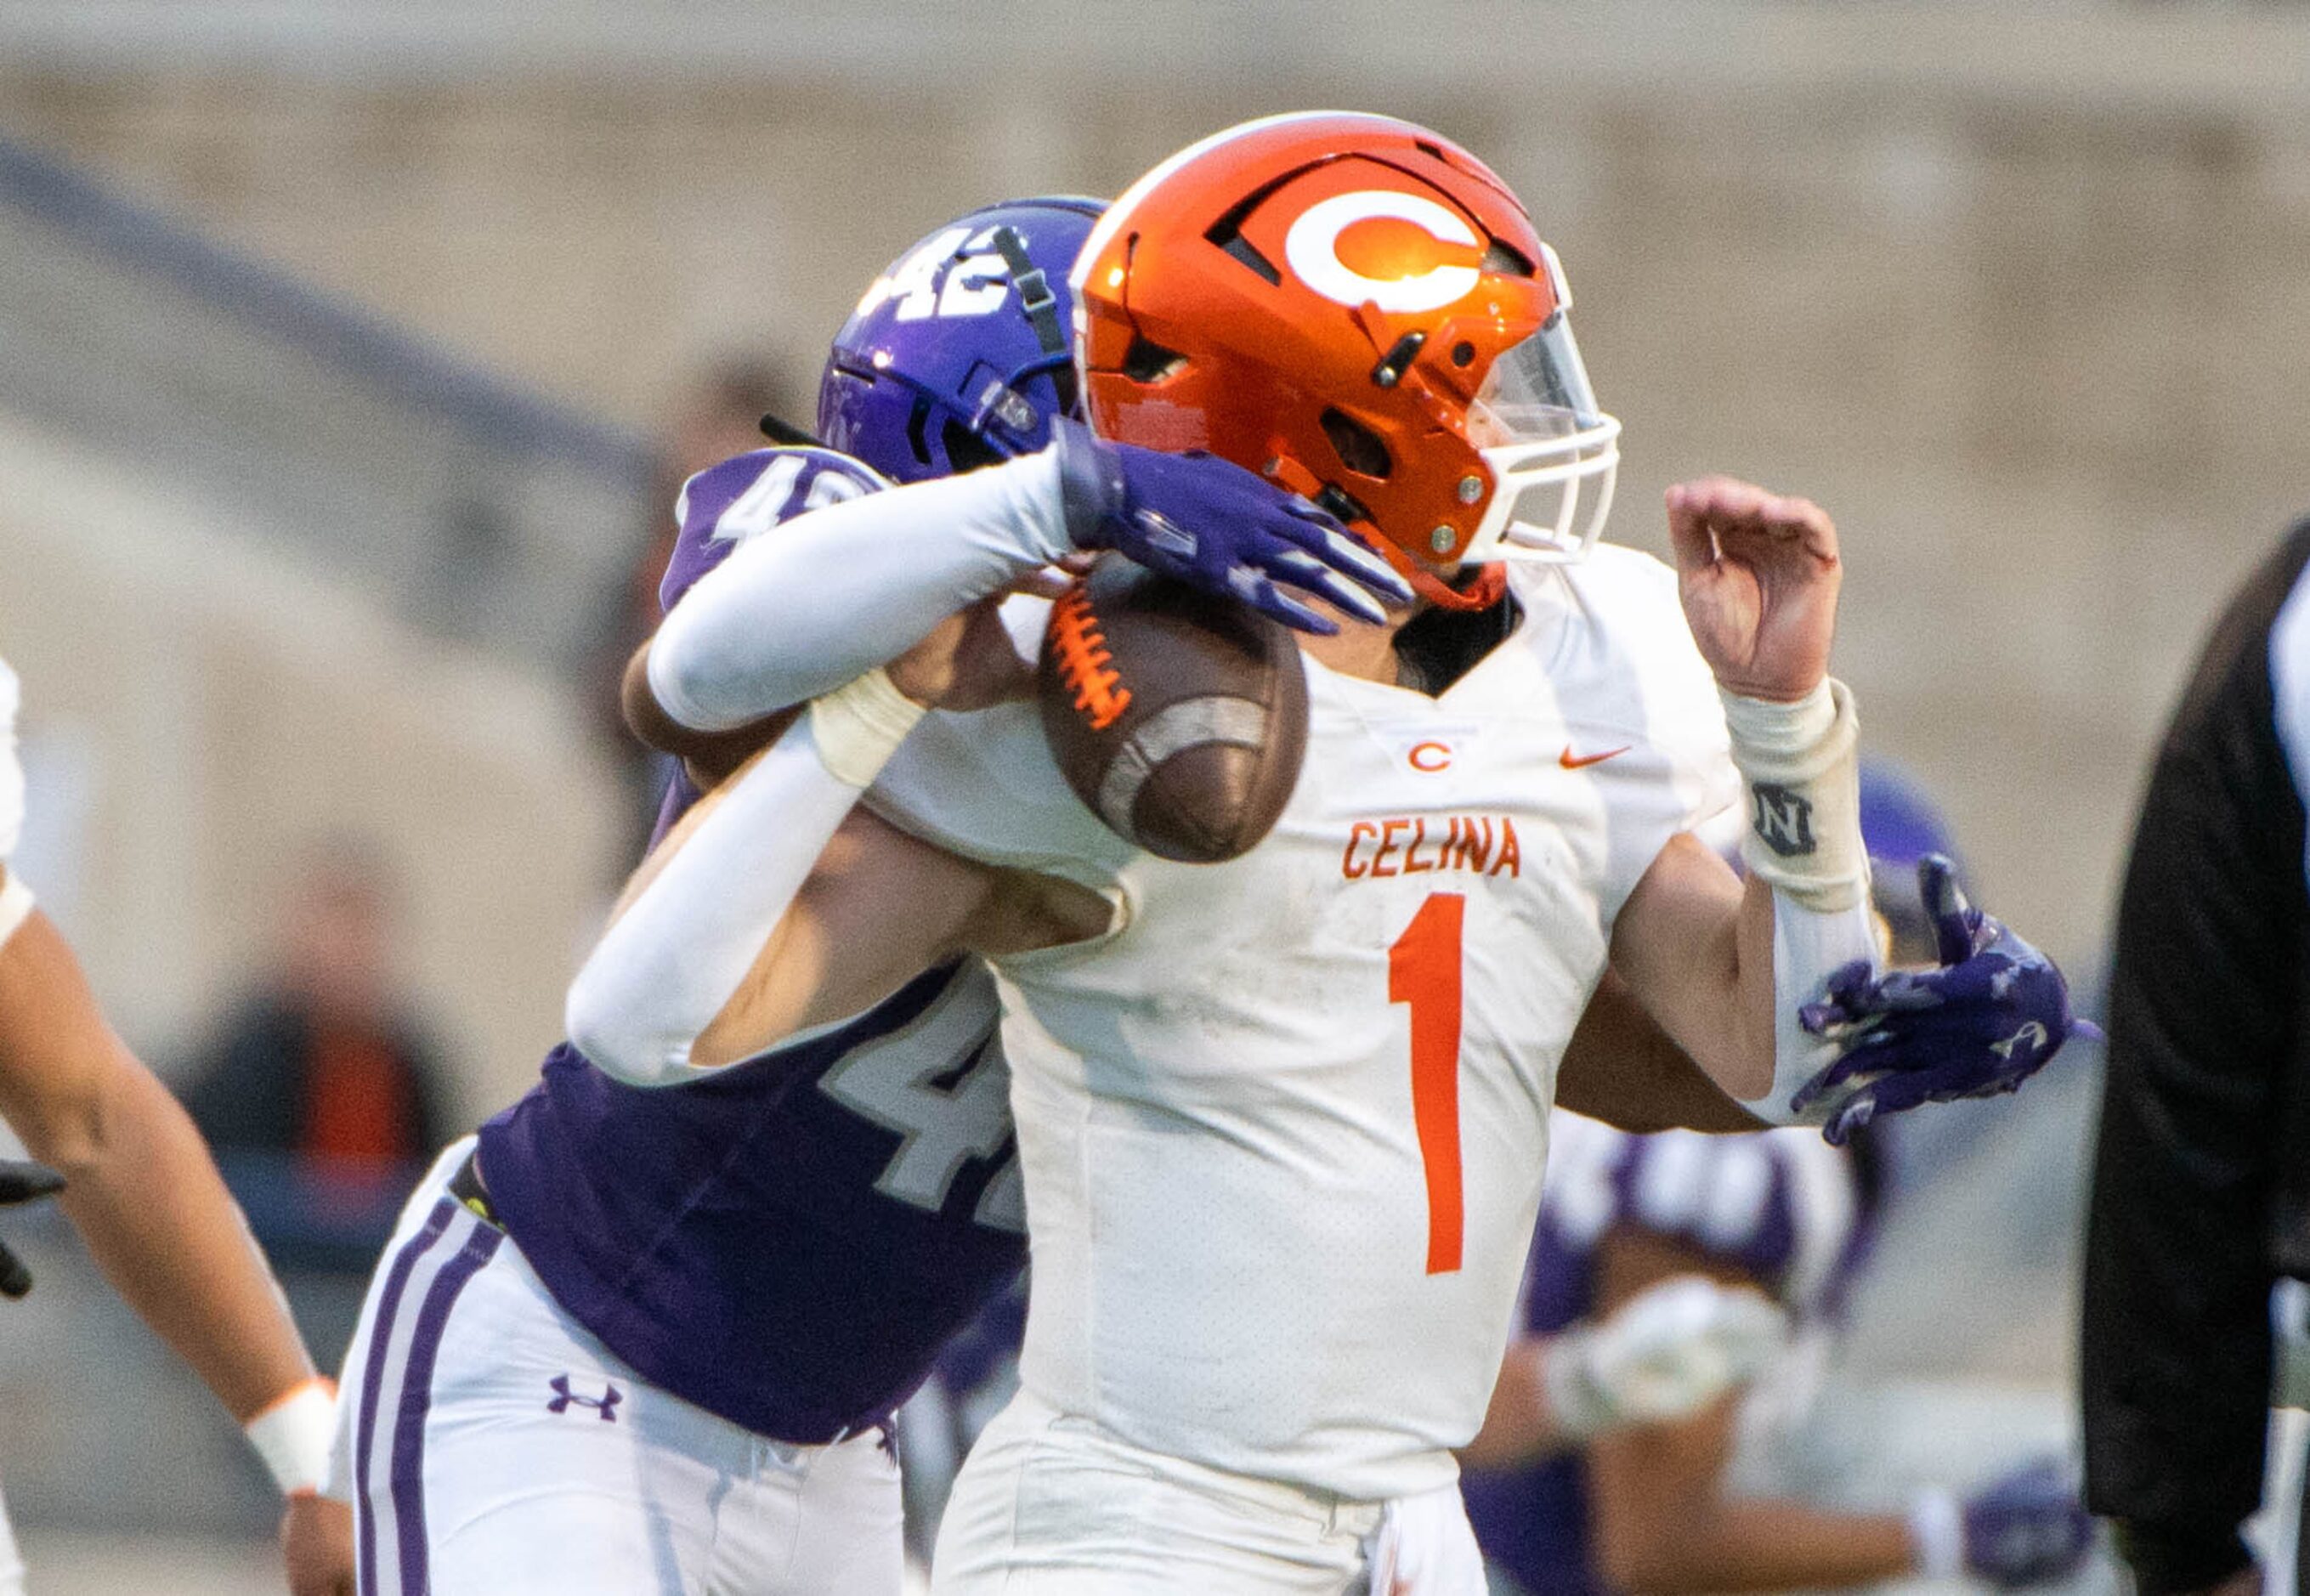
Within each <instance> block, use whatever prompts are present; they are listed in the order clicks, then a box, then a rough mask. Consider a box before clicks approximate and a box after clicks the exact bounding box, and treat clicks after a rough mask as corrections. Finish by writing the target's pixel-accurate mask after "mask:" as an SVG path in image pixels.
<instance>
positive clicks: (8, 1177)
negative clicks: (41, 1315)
mask: <svg viewBox="0 0 2310 1596" xmlns="http://www.w3.org/2000/svg"><path fill="white" fill-rule="evenodd" d="M64 1189H65V1177H64V1176H63V1175H58V1174H57V1173H56V1171H55V1170H53V1169H51V1168H49V1167H48V1166H47V1165H46V1164H31V1163H26V1162H23V1161H22V1160H19V1159H16V1158H0V1208H13V1207H14V1206H15V1205H16V1204H17V1203H19V1202H37V1201H39V1200H40V1199H41V1198H43V1197H52V1196H54V1195H55V1194H56V1193H58V1192H61V1191H63V1190H64ZM31 1288H32V1271H30V1270H28V1269H26V1268H25V1267H24V1262H23V1260H22V1259H21V1258H19V1257H17V1256H16V1254H15V1253H12V1252H10V1251H9V1250H8V1249H7V1247H6V1246H5V1245H0V1297H22V1296H23V1295H24V1293H25V1292H27V1291H30V1289H31Z"/></svg>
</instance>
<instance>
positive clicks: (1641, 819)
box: [1509, 543, 1741, 928]
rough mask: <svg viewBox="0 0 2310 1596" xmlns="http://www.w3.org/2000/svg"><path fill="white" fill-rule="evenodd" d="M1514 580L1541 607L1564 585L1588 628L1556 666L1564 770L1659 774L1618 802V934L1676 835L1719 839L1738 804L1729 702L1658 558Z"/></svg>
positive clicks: (1612, 832)
mask: <svg viewBox="0 0 2310 1596" xmlns="http://www.w3.org/2000/svg"><path fill="white" fill-rule="evenodd" d="M1550 572H1553V573H1555V575H1554V577H1551V576H1550ZM1509 579H1510V584H1511V591H1513V592H1515V593H1516V594H1518V596H1519V597H1520V598H1522V599H1524V600H1525V602H1527V603H1535V604H1545V603H1548V602H1549V597H1548V595H1547V594H1546V592H1545V591H1544V585H1547V584H1550V582H1551V581H1552V580H1555V581H1561V582H1562V583H1563V585H1566V586H1567V587H1568V588H1569V590H1570V593H1571V595H1572V598H1573V601H1574V603H1576V604H1577V605H1578V607H1579V609H1580V610H1581V611H1582V612H1583V614H1584V619H1585V620H1586V621H1587V622H1588V624H1586V625H1583V626H1576V627H1570V628H1567V629H1565V630H1564V631H1563V632H1562V633H1561V634H1560V640H1559V643H1558V645H1557V649H1556V657H1555V658H1553V659H1551V661H1550V677H1551V679H1552V680H1553V681H1554V682H1555V683H1556V684H1557V690H1558V695H1559V697H1558V709H1559V713H1560V715H1561V716H1562V717H1563V721H1564V724H1565V727H1566V729H1567V731H1568V732H1569V733H1571V736H1570V738H1569V739H1568V741H1567V742H1566V743H1565V745H1564V749H1563V751H1562V752H1561V754H1560V755H1559V759H1558V762H1559V765H1560V766H1561V768H1565V769H1568V770H1573V769H1580V768H1585V767H1586V766H1587V765H1588V764H1589V763H1590V762H1591V761H1595V762H1598V763H1600V764H1601V762H1602V761H1603V760H1605V759H1612V760H1614V761H1616V762H1617V763H1619V764H1620V765H1621V766H1623V767H1626V766H1628V765H1630V764H1636V765H1649V766H1651V767H1652V770H1651V775H1652V777H1653V779H1651V780H1649V781H1645V782H1629V783H1625V784H1623V785H1621V786H1620V788H1619V789H1618V790H1616V791H1615V794H1614V796H1613V802H1612V807H1611V817H1610V821H1609V824H1608V826H1607V828H1606V846H1607V848H1608V859H1607V862H1606V868H1605V870H1604V872H1603V882H1602V884H1603V887H1604V902H1603V905H1602V907H1603V909H1604V917H1605V924H1606V926H1607V927H1608V928H1609V927H1610V925H1611V923H1612V921H1613V920H1614V919H1615V918H1617V917H1618V915H1619V913H1620V906H1621V905H1622V904H1623V903H1625V902H1627V901H1628V894H1629V893H1630V892H1632V891H1634V890H1635V889H1636V885H1637V881H1639V880H1642V879H1643V877H1644V873H1645V872H1646V870H1648V869H1650V868H1651V866H1652V862H1653V860H1654V858H1655V857H1657V856H1658V854H1659V853H1660V851H1661V849H1663V847H1665V846H1668V844H1669V842H1670V840H1671V839H1672V838H1673V837H1678V836H1680V835H1682V834H1683V833H1686V832H1695V833H1698V834H1700V835H1701V837H1702V839H1703V840H1704V841H1707V840H1710V839H1711V838H1712V837H1715V835H1717V833H1718V828H1719V826H1720V825H1721V823H1722V822H1721V817H1722V816H1724V814H1725V812H1726V811H1729V810H1732V809H1733V808H1734V807H1735V805H1736V804H1737V802H1738V801H1739V798H1740V794H1741V777H1740V773H1739V772H1738V771H1737V770H1735V769H1734V768H1733V748H1732V741H1731V739H1730V737H1729V736H1728V735H1727V734H1726V732H1725V729H1724V703H1723V700H1722V699H1720V698H1718V697H1717V692H1716V679H1715V676H1714V675H1712V674H1711V673H1710V672H1709V669H1708V665H1707V664H1706V662H1705V661H1704V660H1703V659H1702V658H1701V657H1700V649H1699V647H1698V645H1696V644H1695V643H1694V642H1693V640H1692V632H1691V630H1690V629H1689V628H1688V627H1687V626H1686V624H1685V621H1684V611H1683V607H1682V605H1681V604H1680V603H1679V602H1678V599H1677V594H1676V573H1675V572H1674V571H1673V570H1672V569H1670V568H1668V567H1667V566H1665V565H1663V564H1662V563H1661V562H1660V561H1659V560H1657V559H1654V558H1653V557H1652V556H1651V555H1649V554H1646V553H1643V552H1640V551H1637V550H1634V549H1624V548H1620V547H1619V546H1617V545H1615V544H1611V543H1600V544H1598V545H1597V546H1596V549H1595V551H1594V553H1593V554H1592V555H1591V557H1590V558H1589V559H1587V560H1586V561H1585V562H1584V563H1583V564H1580V565H1577V566H1572V567H1557V568H1543V569H1542V570H1541V571H1531V572H1528V571H1525V570H1524V569H1523V568H1518V567H1511V568H1510V570H1509Z"/></svg>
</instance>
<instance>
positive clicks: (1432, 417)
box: [1073, 111, 1620, 608]
mask: <svg viewBox="0 0 2310 1596" xmlns="http://www.w3.org/2000/svg"><path fill="white" fill-rule="evenodd" d="M1073 288H1074V295H1075V330H1076V339H1075V359H1076V360H1077V362H1078V363H1079V366H1080V369H1081V389H1082V392H1083V395H1084V396H1085V399H1086V401H1087V403H1088V405H1089V409H1090V421H1091V425H1092V427H1093V428H1094V429H1096V430H1097V431H1098V432H1099V435H1100V436H1101V437H1104V438H1113V439H1115V440H1116V441H1117V442H1121V443H1131V444H1138V445H1142V446H1143V447H1149V448H1158V449H1166V450H1170V451H1173V452H1178V451H1183V450H1187V449H1208V450H1210V451H1211V453H1212V454H1214V455H1220V456H1221V457H1222V458H1225V459H1228V460H1232V461H1234V462H1235V463H1236V464H1238V465H1242V466H1245V467H1246V468H1248V469H1250V470H1252V471H1257V472H1262V473H1265V474H1266V475H1267V476H1268V477H1269V478H1271V479H1272V480H1273V481H1278V482H1280V483H1281V484H1283V485H1284V486H1286V487H1289V488H1290V489H1292V490H1294V491H1296V492H1298V493H1302V494H1305V495H1307V497H1308V498H1310V499H1315V500H1316V502H1317V503H1318V504H1320V505H1322V506H1323V507H1324V508H1326V509H1328V510H1330V511H1332V512H1333V514H1334V515H1336V516H1339V518H1340V519H1341V520H1342V521H1344V522H1346V523H1348V524H1349V525H1350V526H1353V527H1355V528H1356V529H1357V530H1358V531H1359V532H1360V533H1363V534H1364V535H1366V536H1367V537H1369V538H1371V539H1372V540H1373V541H1374V542H1375V543H1376V546H1377V547H1378V548H1379V549H1380V551H1382V552H1383V553H1385V554H1386V555H1387V557H1388V559H1390V560H1391V561H1393V562H1394V564H1395V566H1396V567H1397V568H1399V569H1400V570H1402V571H1403V573H1404V575H1405V576H1406V577H1407V578H1408V579H1410V580H1411V583H1412V584H1413V585H1414V586H1415V587H1417V588H1419V589H1420V592H1421V593H1422V594H1425V595H1426V596H1428V597H1429V598H1431V599H1433V600H1436V601H1437V602H1439V603H1446V604H1452V605H1455V606H1458V607H1463V608H1478V607H1481V606H1483V605H1487V604H1489V603H1494V602H1496V601H1497V600H1498V596H1499V594H1500V592H1501V589H1502V579H1501V575H1500V572H1499V570H1498V568H1497V566H1492V565H1490V562H1494V561H1498V560H1505V559H1538V560H1559V561H1560V560H1572V559H1580V558H1581V557H1583V556H1584V555H1585V554H1586V553H1587V551H1588V549H1589V547H1590V546H1591V545H1592V544H1593V543H1594V542H1595V540H1596V535H1597V533H1599V532H1600V531H1602V527H1603V524H1604V516H1605V515H1606V513H1607V512H1608V511H1609V510H1610V508H1611V498H1612V481H1613V478H1614V475H1615V474H1616V473H1617V471H1618V468H1619V463H1620V447H1619V443H1618V439H1619V437H1620V423H1619V422H1618V421H1614V420H1613V419H1612V418H1611V416H1608V415H1606V414H1604V413H1603V412H1602V411H1600V410H1599V409H1597V407H1596V400H1595V395H1594V394H1593V393H1592V392H1591V391H1590V389H1589V386H1588V376H1587V373H1586V371H1585V369H1583V368H1582V366H1581V363H1580V351H1579V348H1578V346H1577V345H1576V344H1575V343H1573V340H1572V328H1571V325H1570V323H1569V321H1568V319H1567V317H1566V312H1567V310H1568V308H1570V305H1571V302H1572V300H1571V295H1570V293H1569V291H1568V290H1567V289H1566V287H1565V283H1564V271H1563V268H1562V266H1560V265H1559V264H1558V262H1557V259H1556V254H1555V252H1554V251H1553V250H1551V249H1550V248H1549V247H1548V246H1547V245H1546V244H1543V243H1541V240H1540V237H1539V235H1538V234H1537V233H1535V232H1534V231H1533V226H1532V221H1531V219H1530V218H1529V217H1527V216H1526V215H1525V214H1524V206H1523V205H1522V204H1519V203H1518V201H1517V200H1516V197H1515V195H1513V194H1511V193H1509V192H1508V189H1507V186H1506V185H1505V184H1503V183H1502V182H1501V181H1500V180H1499V178H1497V177H1495V176H1494V175H1493V174H1492V172H1491V170H1490V169H1489V168H1488V167H1486V166H1485V165H1484V164H1483V163H1482V162H1481V161H1480V160H1477V159H1476V158H1475V157H1474V156H1472V155H1470V154H1469V153H1468V152H1466V151H1464V150H1462V149H1461V148H1459V146H1457V145H1456V144H1454V143H1451V142H1450V141H1449V140H1446V139H1445V138H1442V137H1440V136H1439V135H1437V134H1433V133H1430V132H1429V131H1428V130H1427V129H1425V128H1422V127H1418V126H1413V125H1412V124H1411V123H1409V122H1400V121H1397V120H1395V119H1394V117H1374V116H1365V115H1361V114H1358V113H1354V112H1344V111H1310V112H1302V113H1299V114H1297V115H1292V116H1282V117H1266V118H1264V119H1262V120H1260V121H1256V122H1246V123H1245V124H1243V125H1242V126H1238V127H1231V128H1229V129H1228V130H1227V131H1225V132H1224V133H1219V134H1213V135H1212V136H1211V137H1210V138H1207V139H1205V140H1203V142H1202V143H1198V144H1194V145H1193V146H1191V147H1189V148H1188V149H1185V150H1183V151H1181V152H1179V153H1178V154H1177V155H1174V156H1173V157H1171V158H1170V159H1169V160H1166V161H1165V162H1163V163H1162V164H1161V165H1160V166H1159V167H1157V168H1156V169H1154V170H1152V171H1151V172H1149V173H1148V174H1147V175H1146V176H1145V177H1143V178H1140V180H1139V181H1138V182H1136V183H1134V184H1133V185H1132V186H1131V187H1130V189H1129V190H1128V191H1127V192H1126V193H1125V195H1123V197H1122V198H1121V199H1119V200H1117V201H1116V203H1115V204H1113V205H1112V206H1111V207H1109V208H1108V210H1107V214H1106V215H1105V216H1104V217H1102V218H1101V219H1100V221H1099V224H1098V226H1097V227H1096V228H1094V229H1093V230H1092V231H1091V235H1090V240H1089V241H1088V242H1087V243H1086V244H1085V245H1084V247H1083V251H1082V253H1081V255H1080V256H1077V257H1076V260H1075V268H1074V273H1073ZM1469 562H1476V563H1482V564H1486V565H1487V566H1488V567H1489V568H1488V569H1487V570H1485V571H1484V572H1483V573H1481V576H1480V577H1479V579H1478V580H1477V581H1475V582H1474V583H1472V584H1463V585H1460V586H1458V587H1455V586H1453V585H1447V584H1446V582H1445V581H1444V580H1443V579H1442V576H1443V574H1445V573H1448V572H1449V571H1450V570H1451V569H1452V568H1455V567H1456V566H1459V565H1462V564H1464V563H1469Z"/></svg>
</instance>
